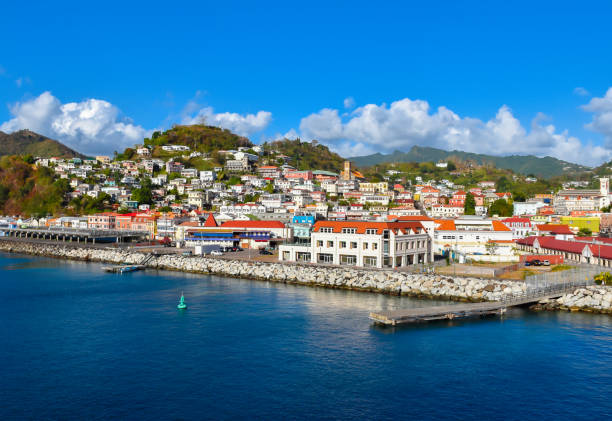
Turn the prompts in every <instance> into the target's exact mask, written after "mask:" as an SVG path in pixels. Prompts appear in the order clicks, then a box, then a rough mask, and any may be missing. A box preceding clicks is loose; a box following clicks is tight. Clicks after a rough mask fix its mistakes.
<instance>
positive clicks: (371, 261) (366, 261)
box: [363, 256, 376, 267]
mask: <svg viewBox="0 0 612 421" xmlns="http://www.w3.org/2000/svg"><path fill="white" fill-rule="evenodd" d="M363 265H364V266H368V267H376V257H374V256H364V258H363Z"/></svg>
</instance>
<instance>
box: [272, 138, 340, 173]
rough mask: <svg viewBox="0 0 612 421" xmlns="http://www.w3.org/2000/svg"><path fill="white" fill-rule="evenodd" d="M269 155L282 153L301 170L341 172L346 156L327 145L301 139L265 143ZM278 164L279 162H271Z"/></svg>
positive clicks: (291, 163)
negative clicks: (343, 156) (333, 150)
mask: <svg viewBox="0 0 612 421" xmlns="http://www.w3.org/2000/svg"><path fill="white" fill-rule="evenodd" d="M264 151H265V153H266V156H267V157H271V158H272V160H274V157H275V156H276V155H278V154H282V155H285V156H287V157H288V159H289V162H288V163H289V164H290V165H293V166H294V167H295V168H297V169H299V170H324V171H333V172H336V173H337V172H339V171H341V170H342V165H343V163H344V158H342V157H341V156H340V155H338V154H337V153H335V152H332V151H330V150H329V148H328V147H327V146H325V145H322V144H320V143H318V142H317V141H316V140H313V141H312V142H302V141H301V140H300V139H295V140H289V139H282V140H276V141H274V142H267V143H265V144H264ZM270 163H275V164H278V163H280V161H278V162H270Z"/></svg>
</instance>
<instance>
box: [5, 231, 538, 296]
mask: <svg viewBox="0 0 612 421" xmlns="http://www.w3.org/2000/svg"><path fill="white" fill-rule="evenodd" d="M0 250H2V251H8V252H14V253H26V254H33V255H39V256H48V257H58V258H64V259H73V260H83V261H95V262H107V263H115V264H139V263H140V262H142V261H143V259H144V258H145V257H146V254H145V253H141V252H135V251H130V250H125V249H111V248H109V249H98V248H96V249H94V248H84V247H74V246H69V245H52V244H40V243H27V242H17V241H14V242H13V241H6V240H2V241H0ZM146 266H147V267H150V268H156V269H166V270H176V271H184V272H192V273H203V274H211V275H221V276H230V277H239V278H248V279H256V280H266V281H272V282H285V283H291V284H299V285H309V286H323V287H329V288H339V289H351V290H361V291H371V292H379V293H386V294H395V295H410V296H416V297H431V298H444V299H451V300H466V301H498V300H501V299H502V298H503V297H506V296H509V295H515V294H520V293H523V292H525V290H526V285H525V283H524V282H516V281H498V280H491V279H479V278H473V277H450V276H442V275H436V274H414V273H407V272H399V271H393V270H369V269H362V268H359V269H357V268H350V267H346V268H338V267H325V266H316V265H298V264H284V263H267V262H248V261H240V260H227V259H216V258H209V257H182V256H178V255H163V256H157V257H154V258H153V259H151V260H150V261H149V262H148V263H147V265H146Z"/></svg>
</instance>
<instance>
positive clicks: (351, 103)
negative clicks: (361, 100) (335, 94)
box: [344, 96, 355, 108]
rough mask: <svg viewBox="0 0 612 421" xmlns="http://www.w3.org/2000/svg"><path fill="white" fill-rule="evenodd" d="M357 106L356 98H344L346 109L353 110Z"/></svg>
mask: <svg viewBox="0 0 612 421" xmlns="http://www.w3.org/2000/svg"><path fill="white" fill-rule="evenodd" d="M354 106H355V98H353V97H352V96H349V97H348V98H344V108H353V107H354Z"/></svg>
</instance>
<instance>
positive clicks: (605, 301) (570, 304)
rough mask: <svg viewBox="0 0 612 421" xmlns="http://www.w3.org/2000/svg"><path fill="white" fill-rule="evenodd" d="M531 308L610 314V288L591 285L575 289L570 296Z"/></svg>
mask: <svg viewBox="0 0 612 421" xmlns="http://www.w3.org/2000/svg"><path fill="white" fill-rule="evenodd" d="M532 308H533V309H536V310H567V311H587V312H593V313H608V314H612V286H604V285H593V286H588V287H584V288H577V289H576V290H575V291H574V292H572V293H571V294H565V295H564V296H562V297H559V298H557V299H551V300H546V301H542V302H540V303H538V304H536V305H535V306H533V307H532Z"/></svg>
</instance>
